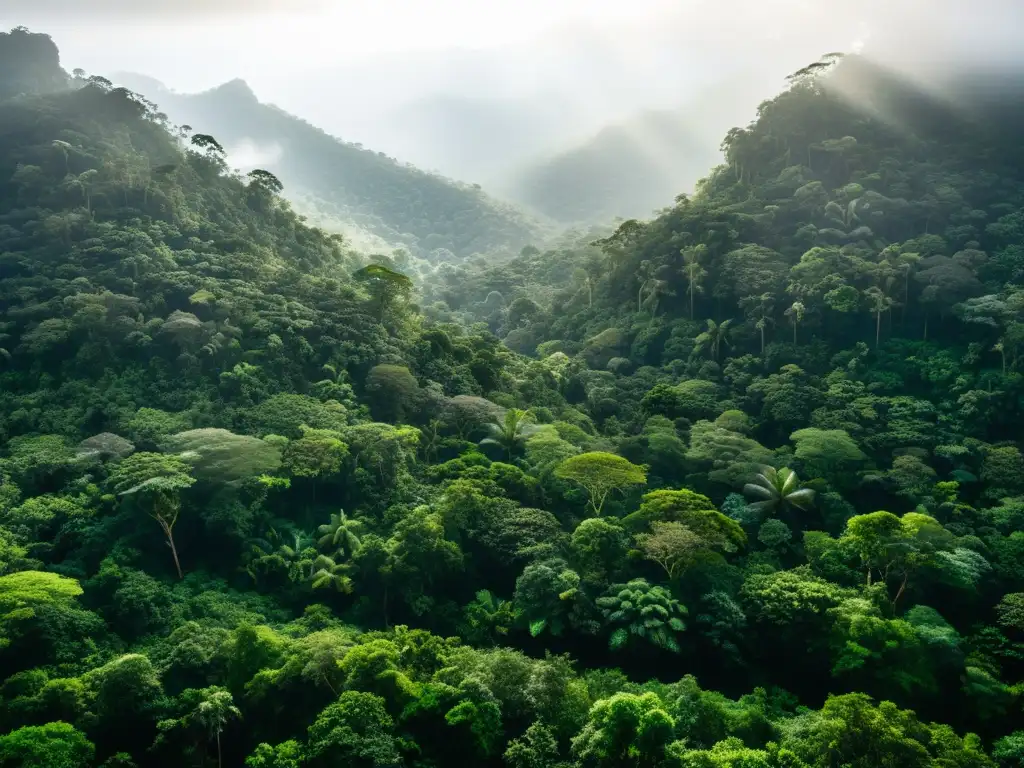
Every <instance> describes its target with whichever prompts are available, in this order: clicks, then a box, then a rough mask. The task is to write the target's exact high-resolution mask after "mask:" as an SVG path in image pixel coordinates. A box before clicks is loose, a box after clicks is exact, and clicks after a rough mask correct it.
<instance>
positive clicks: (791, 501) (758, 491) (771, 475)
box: [743, 467, 814, 512]
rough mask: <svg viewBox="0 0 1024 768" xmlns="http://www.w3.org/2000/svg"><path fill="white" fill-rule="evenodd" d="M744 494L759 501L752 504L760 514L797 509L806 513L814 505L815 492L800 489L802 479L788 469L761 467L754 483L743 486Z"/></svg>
mask: <svg viewBox="0 0 1024 768" xmlns="http://www.w3.org/2000/svg"><path fill="white" fill-rule="evenodd" d="M743 493H745V494H746V495H747V496H748V497H751V498H754V499H757V501H754V502H753V503H752V504H750V507H751V509H755V510H757V511H758V512H772V511H774V510H776V509H786V508H790V507H795V508H796V509H799V510H802V511H804V512H806V511H807V510H809V509H810V508H811V507H812V506H813V505H814V491H812V490H811V489H810V488H801V487H800V478H798V477H797V476H796V472H794V471H793V470H792V469H789V468H788V467H783V468H782V469H780V470H778V471H776V470H775V468H774V467H761V472H760V474H758V475H757V476H756V477H755V478H754V482H752V483H747V484H746V485H745V486H743Z"/></svg>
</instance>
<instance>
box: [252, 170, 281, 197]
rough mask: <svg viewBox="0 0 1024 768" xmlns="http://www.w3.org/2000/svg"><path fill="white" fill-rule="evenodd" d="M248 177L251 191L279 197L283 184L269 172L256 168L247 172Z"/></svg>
mask: <svg viewBox="0 0 1024 768" xmlns="http://www.w3.org/2000/svg"><path fill="white" fill-rule="evenodd" d="M248 177H249V187H250V188H251V189H256V190H259V191H260V192H263V193H264V194H267V195H279V194H281V192H282V191H284V184H282V183H281V181H280V180H279V179H278V178H277V176H275V175H274V174H272V173H271V172H270V171H265V170H263V169H262V168H257V169H255V170H252V171H249V173H248Z"/></svg>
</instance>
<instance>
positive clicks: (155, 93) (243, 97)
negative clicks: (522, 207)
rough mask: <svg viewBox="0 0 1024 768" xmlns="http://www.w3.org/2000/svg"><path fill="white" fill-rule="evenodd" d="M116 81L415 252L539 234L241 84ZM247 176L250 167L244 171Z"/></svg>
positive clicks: (507, 247)
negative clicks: (193, 88) (186, 91)
mask: <svg viewBox="0 0 1024 768" xmlns="http://www.w3.org/2000/svg"><path fill="white" fill-rule="evenodd" d="M114 80H115V81H116V82H118V83H123V84H125V85H127V86H128V87H130V88H132V89H133V90H137V91H139V92H141V93H144V94H145V95H146V96H147V97H148V98H150V99H151V100H153V101H155V102H156V103H157V104H158V105H159V106H160V108H161V109H163V110H165V111H166V112H167V113H168V115H170V117H171V119H172V120H173V121H174V122H176V123H178V124H181V125H189V126H192V127H193V128H194V129H195V130H196V131H197V132H202V133H207V134H212V135H213V136H214V137H216V138H217V140H218V141H220V142H221V144H223V145H224V146H225V148H227V149H228V150H229V152H230V151H232V150H238V149H240V150H242V153H241V154H242V157H243V158H244V156H245V155H246V154H250V153H252V152H254V151H255V152H256V153H257V154H258V155H259V162H260V164H262V166H263V167H265V168H266V169H267V170H270V171H272V172H273V173H275V174H276V175H277V176H279V177H280V179H281V181H282V182H284V184H285V186H286V188H288V189H290V190H292V191H293V192H295V193H300V194H306V195H310V196H313V197H315V198H318V199H319V200H322V201H324V202H325V203H326V204H328V206H329V207H330V208H331V209H332V210H333V213H334V214H335V215H336V216H337V218H338V219H339V220H341V221H342V222H351V223H352V224H354V225H355V226H357V227H360V228H362V229H365V230H366V231H368V232H371V233H373V234H375V235H377V236H379V237H381V238H383V239H384V240H386V241H388V242H390V243H394V244H396V245H401V246H404V247H406V248H408V249H410V250H412V251H414V252H415V253H416V254H417V255H426V254H427V253H429V252H431V251H433V250H435V249H438V248H445V249H448V250H449V251H451V252H453V253H454V254H456V255H457V256H460V257H464V256H469V255H472V254H474V253H514V252H516V251H518V249H519V248H521V247H522V246H523V245H524V244H525V243H526V242H528V241H530V240H531V239H533V238H534V237H535V236H536V230H535V228H534V225H533V224H532V222H530V221H529V220H528V219H527V218H526V217H525V216H524V215H523V214H521V213H520V212H519V211H517V210H516V209H515V208H513V207H512V206H510V205H507V204H504V203H501V202H499V201H496V200H494V199H492V198H490V197H488V196H487V195H486V194H485V193H484V192H483V191H482V190H481V189H480V188H479V186H476V185H469V184H459V183H457V182H453V181H450V180H448V179H444V178H441V177H439V176H436V175H433V174H430V173H426V172H424V171H421V170H419V169H417V168H414V167H412V166H410V165H407V164H403V163H400V162H398V161H397V160H395V159H393V158H390V157H387V156H385V155H384V154H383V153H379V152H374V151H371V150H369V149H365V148H363V147H362V146H361V145H356V144H348V143H345V142H344V141H341V140H339V139H336V138H335V137H333V136H330V135H328V134H326V133H324V132H323V131H321V130H320V129H318V128H316V127H314V126H313V125H310V124H309V123H306V122H305V121H303V120H301V119H300V118H298V117H295V116H294V115H290V114H288V113H286V112H284V111H282V110H280V109H278V108H277V107H275V106H273V105H269V104H261V103H260V102H259V100H258V99H257V98H256V96H255V94H254V93H253V92H252V90H251V89H250V88H249V87H248V85H246V84H245V83H244V82H242V81H241V80H235V81H232V82H230V83H225V84H224V85H222V86H220V87H219V88H215V89H213V90H211V91H207V92H205V93H201V94H193V95H183V94H175V93H171V92H169V91H167V90H166V89H165V88H163V87H162V86H160V85H159V84H158V83H156V82H155V81H153V80H152V79H151V78H140V77H138V76H135V75H128V74H121V75H117V76H115V78H114ZM246 170H248V169H246Z"/></svg>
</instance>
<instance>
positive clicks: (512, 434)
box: [480, 408, 534, 460]
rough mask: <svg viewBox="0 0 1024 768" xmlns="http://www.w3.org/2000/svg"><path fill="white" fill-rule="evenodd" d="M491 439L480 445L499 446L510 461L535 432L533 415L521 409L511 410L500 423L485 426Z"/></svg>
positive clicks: (488, 438)
mask: <svg viewBox="0 0 1024 768" xmlns="http://www.w3.org/2000/svg"><path fill="white" fill-rule="evenodd" d="M484 428H485V429H486V430H487V432H488V435H489V437H485V438H484V439H483V440H481V441H480V445H497V446H500V447H501V448H502V449H504V451H505V456H506V458H508V459H509V460H511V459H512V454H513V453H514V452H515V450H516V448H518V447H519V444H520V443H522V442H524V441H525V440H526V439H527V438H528V437H529V436H530V435H531V434H533V432H534V426H533V414H532V413H531V412H530V411H528V410H522V409H520V408H509V409H508V410H507V411H505V416H504V418H503V419H502V420H501V421H500V422H489V423H487V424H484Z"/></svg>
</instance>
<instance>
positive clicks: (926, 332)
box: [924, 312, 928, 341]
mask: <svg viewBox="0 0 1024 768" xmlns="http://www.w3.org/2000/svg"><path fill="white" fill-rule="evenodd" d="M924 341H928V313H927V312H925V315H924Z"/></svg>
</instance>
